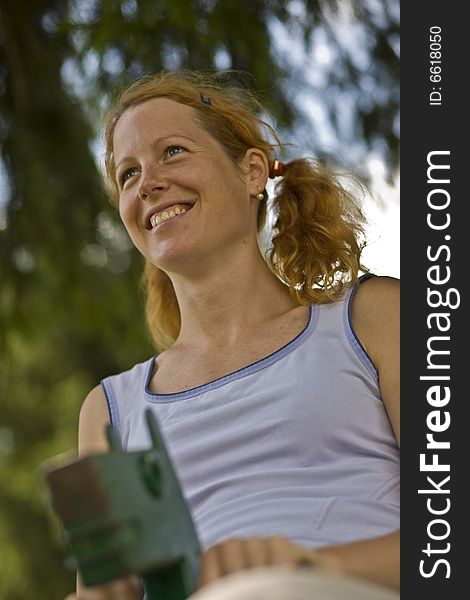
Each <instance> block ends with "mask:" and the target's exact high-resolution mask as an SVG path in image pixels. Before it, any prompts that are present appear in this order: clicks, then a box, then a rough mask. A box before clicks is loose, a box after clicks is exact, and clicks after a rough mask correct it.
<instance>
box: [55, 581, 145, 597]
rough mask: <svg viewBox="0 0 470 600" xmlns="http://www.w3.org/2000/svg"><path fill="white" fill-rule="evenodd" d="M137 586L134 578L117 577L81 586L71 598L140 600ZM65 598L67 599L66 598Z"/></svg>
mask: <svg viewBox="0 0 470 600" xmlns="http://www.w3.org/2000/svg"><path fill="white" fill-rule="evenodd" d="M141 598H142V595H141V592H140V589H139V586H138V585H137V583H136V580H135V579H134V578H126V579H117V580H116V581H111V582H110V583H106V584H104V585H100V586H95V587H89V588H83V589H81V590H80V591H79V592H78V594H77V596H76V597H74V596H73V595H72V598H71V600H140V599H141ZM66 600H67V599H66Z"/></svg>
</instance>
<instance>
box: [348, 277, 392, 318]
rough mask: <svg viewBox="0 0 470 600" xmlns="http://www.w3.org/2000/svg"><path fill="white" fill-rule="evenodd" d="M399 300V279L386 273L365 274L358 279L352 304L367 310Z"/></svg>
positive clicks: (384, 306)
mask: <svg viewBox="0 0 470 600" xmlns="http://www.w3.org/2000/svg"><path fill="white" fill-rule="evenodd" d="M399 300H400V280H399V279H397V278H396V277H389V276H387V275H380V276H378V275H372V276H366V277H364V278H363V279H361V278H360V279H359V280H358V285H357V289H356V291H355V294H354V300H353V301H354V304H355V305H356V306H358V307H359V308H360V307H363V308H365V309H367V310H374V308H376V309H377V308H382V309H383V308H386V307H387V306H393V305H396V304H397V303H398V302H399Z"/></svg>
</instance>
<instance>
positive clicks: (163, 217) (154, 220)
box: [150, 206, 186, 227]
mask: <svg viewBox="0 0 470 600" xmlns="http://www.w3.org/2000/svg"><path fill="white" fill-rule="evenodd" d="M185 212H186V208H184V207H183V206H175V207H174V208H170V209H169V210H163V211H162V212H159V213H156V214H154V215H152V216H151V217H150V225H151V226H152V227H156V226H157V225H160V223H164V222H165V221H168V219H172V218H173V217H177V216H178V215H182V214H184V213H185Z"/></svg>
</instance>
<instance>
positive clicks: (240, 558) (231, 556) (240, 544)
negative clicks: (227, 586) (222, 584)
mask: <svg viewBox="0 0 470 600" xmlns="http://www.w3.org/2000/svg"><path fill="white" fill-rule="evenodd" d="M244 542H245V540H238V539H231V540H227V541H226V542H224V543H223V544H221V545H220V546H218V547H217V551H218V554H219V560H220V563H221V565H222V573H223V574H224V575H228V574H229V573H235V572H236V571H241V570H242V569H245V568H246V567H247V566H248V565H247V564H246V563H245V555H244Z"/></svg>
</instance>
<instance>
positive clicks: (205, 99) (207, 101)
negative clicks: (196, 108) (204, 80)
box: [199, 94, 212, 106]
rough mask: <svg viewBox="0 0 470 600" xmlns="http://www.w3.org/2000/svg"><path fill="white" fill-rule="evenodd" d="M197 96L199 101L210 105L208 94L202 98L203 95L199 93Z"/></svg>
mask: <svg viewBox="0 0 470 600" xmlns="http://www.w3.org/2000/svg"><path fill="white" fill-rule="evenodd" d="M199 98H200V99H201V102H202V103H203V104H207V106H212V100H211V98H210V96H207V98H204V96H203V95H202V94H199Z"/></svg>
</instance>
